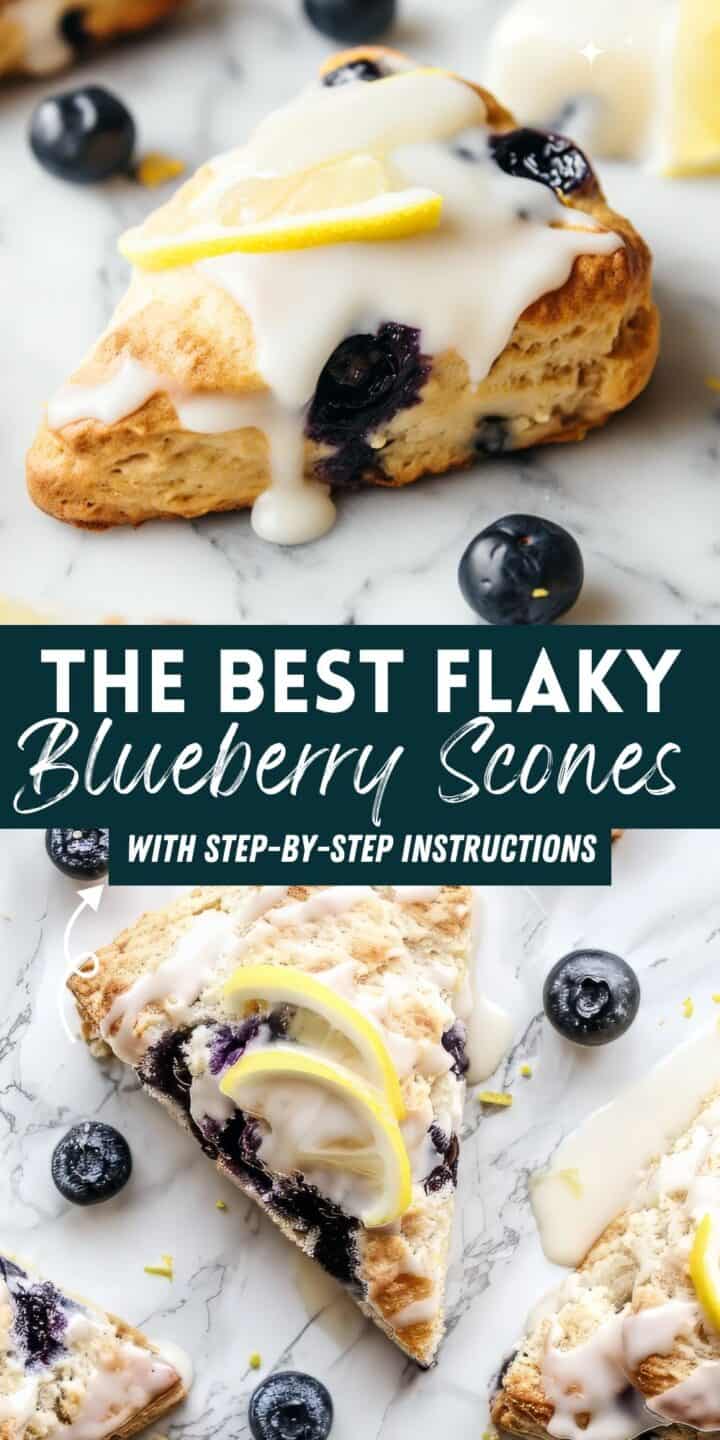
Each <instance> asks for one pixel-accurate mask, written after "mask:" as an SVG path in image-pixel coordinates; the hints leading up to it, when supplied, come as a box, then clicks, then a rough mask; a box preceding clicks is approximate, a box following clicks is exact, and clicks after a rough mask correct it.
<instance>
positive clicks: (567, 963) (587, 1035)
mask: <svg viewBox="0 0 720 1440" xmlns="http://www.w3.org/2000/svg"><path fill="white" fill-rule="evenodd" d="M543 1005H544V1007H545V1014H546V1015H547V1018H548V1020H549V1021H550V1024H551V1025H552V1026H554V1028H555V1029H556V1030H557V1031H558V1033H559V1034H560V1035H564V1036H565V1039H566V1040H574V1041H575V1042H576V1044H578V1045H607V1044H608V1043H609V1042H610V1041H611V1040H617V1039H619V1037H620V1036H621V1035H624V1034H625V1031H626V1030H628V1029H629V1028H630V1026H631V1025H632V1022H633V1020H634V1019H635V1016H636V1015H637V1012H638V1007H639V1005H640V985H639V982H638V978H637V975H636V974H635V971H634V970H633V969H632V967H631V966H630V965H628V963H627V961H626V960H621V959H620V957H619V956H618V955H610V954H609V953H608V952H607V951H606V950H574V951H573V952H572V954H570V955H565V956H564V958H563V959H562V960H558V962H557V965H554V966H553V968H552V970H551V971H550V974H549V975H548V977H547V979H546V981H545V985H544V988H543Z"/></svg>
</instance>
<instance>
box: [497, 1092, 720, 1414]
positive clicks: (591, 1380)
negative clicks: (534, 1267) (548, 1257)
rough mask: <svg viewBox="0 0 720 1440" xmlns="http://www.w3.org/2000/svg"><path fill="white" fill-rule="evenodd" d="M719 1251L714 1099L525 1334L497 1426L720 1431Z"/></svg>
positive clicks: (500, 1401)
mask: <svg viewBox="0 0 720 1440" xmlns="http://www.w3.org/2000/svg"><path fill="white" fill-rule="evenodd" d="M719 1250H720V1094H718V1093H714V1094H712V1095H711V1096H710V1097H709V1098H708V1099H707V1100H706V1102H705V1103H704V1105H703V1107H702V1109H701V1110H700V1112H699V1114H698V1115H697V1117H696V1119H695V1121H694V1123H693V1124H692V1126H691V1127H690V1128H689V1129H688V1130H687V1131H686V1132H685V1133H684V1134H683V1135H682V1136H681V1137H680V1138H679V1139H678V1140H677V1142H676V1143H675V1145H674V1147H673V1149H672V1150H671V1151H670V1153H668V1154H666V1155H663V1156H662V1157H660V1158H659V1159H657V1160H655V1161H654V1162H653V1163H652V1164H651V1165H650V1166H648V1167H647V1169H646V1170H645V1171H644V1172H643V1173H642V1174H641V1176H640V1179H639V1183H638V1187H637V1190H636V1193H635V1196H634V1198H633V1201H632V1203H631V1205H630V1206H629V1207H628V1209H627V1210H626V1211H625V1212H624V1213H623V1214H621V1215H619V1216H618V1218H617V1219H616V1220H614V1221H613V1222H612V1224H610V1225H609V1226H608V1228H607V1229H606V1231H605V1232H604V1234H603V1235H601V1237H600V1239H599V1240H598V1241H597V1243H596V1244H595V1245H593V1247H592V1249H591V1250H590V1252H589V1254H588V1255H587V1257H586V1259H585V1260H584V1262H583V1264H582V1265H581V1266H580V1267H579V1269H578V1270H576V1271H574V1272H573V1274H572V1275H571V1276H570V1277H569V1279H568V1280H567V1281H566V1282H565V1284H564V1285H563V1286H562V1288H561V1290H560V1291H559V1292H558V1294H557V1296H555V1297H553V1303H552V1305H551V1306H550V1307H549V1308H548V1307H547V1306H545V1307H544V1313H543V1315H542V1318H541V1319H539V1320H538V1321H537V1322H536V1323H534V1324H532V1325H531V1328H530V1331H529V1334H528V1335H527V1337H526V1338H525V1339H524V1340H523V1342H522V1344H521V1345H520V1347H519V1349H518V1351H517V1354H516V1355H515V1356H514V1358H513V1359H512V1361H511V1362H510V1365H509V1367H508V1368H507V1370H506V1371H505V1374H504V1376H503V1379H502V1382H501V1386H500V1389H499V1391H498V1393H497V1395H496V1397H495V1400H494V1404H493V1419H494V1421H495V1423H496V1425H498V1426H499V1427H500V1428H501V1429H503V1430H508V1431H511V1432H513V1433H514V1434H518V1435H537V1436H545V1435H551V1436H556V1437H559V1440H581V1437H582V1436H583V1435H585V1436H587V1435H592V1436H594V1437H596V1440H628V1437H631V1436H632V1435H633V1434H636V1433H639V1432H640V1431H641V1430H642V1429H645V1430H649V1429H651V1428H652V1427H653V1425H663V1424H668V1423H669V1422H671V1423H672V1425H673V1426H679V1427H689V1429H690V1430H693V1429H699V1430H718V1429H720V1269H719V1268H718V1253H719Z"/></svg>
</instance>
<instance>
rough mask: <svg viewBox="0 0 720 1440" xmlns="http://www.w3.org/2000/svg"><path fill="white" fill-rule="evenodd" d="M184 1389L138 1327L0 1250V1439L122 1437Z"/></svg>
mask: <svg viewBox="0 0 720 1440" xmlns="http://www.w3.org/2000/svg"><path fill="white" fill-rule="evenodd" d="M185 1393H186V1388H185V1383H184V1381H183V1379H182V1378H181V1376H180V1374H179V1372H178V1370H176V1369H175V1366H174V1365H173V1364H172V1363H171V1362H170V1361H169V1360H167V1359H165V1358H164V1357H163V1355H162V1354H161V1353H160V1351H159V1349H157V1348H156V1347H155V1346H154V1345H152V1344H151V1343H150V1342H149V1341H148V1340H147V1339H146V1338H145V1336H144V1335H142V1334H141V1333H140V1332H139V1331H138V1330H134V1329H133V1328H132V1327H131V1326H129V1325H126V1324H125V1323H124V1321H122V1320H116V1319H115V1318H114V1317H113V1316H111V1315H108V1314H106V1312H105V1311H103V1310H98V1309H96V1308H95V1307H94V1306H92V1305H89V1304H88V1303H87V1302H86V1301H83V1300H78V1299H77V1298H75V1297H72V1296H69V1295H67V1294H65V1293H63V1292H62V1291H60V1290H58V1289H57V1287H56V1286H55V1285H53V1284H52V1282H51V1281H50V1280H44V1279H41V1278H39V1277H38V1276H37V1275H35V1274H34V1273H30V1272H28V1270H27V1269H26V1268H25V1267H24V1266H21V1265H19V1264H18V1263H17V1262H16V1261H15V1260H11V1259H10V1258H9V1257H7V1256H3V1255H0V1436H2V1440H22V1437H23V1436H27V1437H28V1440H30V1437H32V1440H110V1437H121V1440H128V1437H129V1436H131V1435H134V1434H135V1433H136V1431H138V1430H143V1429H144V1428H145V1426H146V1425H151V1424H152V1423H153V1422H154V1421H156V1420H159V1419H160V1417H161V1416H162V1415H164V1414H165V1413H166V1411H168V1410H170V1409H171V1408H172V1406H173V1405H177V1404H178V1402H179V1401H180V1400H182V1399H183V1398H184V1396H185Z"/></svg>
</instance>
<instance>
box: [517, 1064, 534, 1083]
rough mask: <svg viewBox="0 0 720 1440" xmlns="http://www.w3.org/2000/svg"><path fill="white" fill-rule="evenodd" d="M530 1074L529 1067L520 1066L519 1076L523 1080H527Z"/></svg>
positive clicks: (530, 1068)
mask: <svg viewBox="0 0 720 1440" xmlns="http://www.w3.org/2000/svg"><path fill="white" fill-rule="evenodd" d="M532 1073H533V1072H532V1067H531V1066H530V1065H527V1064H525V1065H521V1066H520V1074H521V1075H522V1076H523V1078H524V1079H525V1080H529V1079H530V1078H531V1076H532Z"/></svg>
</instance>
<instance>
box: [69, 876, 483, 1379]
mask: <svg viewBox="0 0 720 1440" xmlns="http://www.w3.org/2000/svg"><path fill="white" fill-rule="evenodd" d="M470 925H471V904H470V892H469V891H468V890H467V889H465V888H463V887H458V886H426V887H402V886H398V887H392V886H345V887H342V886H329V887H322V886H313V887H304V886H296V885H294V886H290V887H289V888H287V889H286V888H285V887H281V886H275V887H273V886H256V887H247V888H241V887H224V888H209V887H208V888H202V889H199V890H195V891H193V892H192V893H190V894H188V895H186V896H184V897H182V898H181V899H180V900H178V901H175V902H174V903H173V904H172V905H170V906H168V907H167V908H166V909H164V910H160V911H157V912H152V913H149V914H146V915H143V916H142V917H141V918H140V919H139V920H138V921H137V922H136V924H135V925H133V926H131V927H130V929H129V930H126V931H125V932H124V933H123V934H122V935H120V936H119V937H118V939H117V940H116V941H115V942H114V944H111V945H108V946H105V947H104V948H102V949H100V950H99V951H98V952H97V958H98V961H99V968H98V970H97V973H96V974H92V975H88V976H87V977H86V976H83V975H82V974H80V975H79V976H76V977H74V978H73V979H72V980H71V982H70V988H71V990H72V992H73V994H74V996H75V999H76V1002H77V1004H78V1008H79V1011H80V1014H81V1017H82V1020H83V1026H84V1030H85V1034H86V1038H87V1039H88V1041H89V1043H90V1044H91V1046H93V1045H94V1044H95V1042H99V1041H102V1042H104V1043H105V1044H106V1045H108V1046H109V1047H110V1048H111V1050H112V1051H113V1052H114V1053H115V1054H116V1055H118V1056H119V1058H120V1059H122V1060H124V1061H125V1062H126V1063H129V1064H132V1065H133V1066H134V1067H135V1069H136V1072H137V1074H138V1075H139V1078H140V1080H141V1082H142V1084H143V1086H144V1087H145V1088H146V1089H147V1090H148V1092H149V1093H150V1094H151V1095H153V1096H154V1097H155V1098H156V1099H158V1100H159V1101H160V1102H161V1103H162V1104H163V1105H164V1106H165V1107H166V1108H167V1109H168V1110H169V1112H170V1113H171V1114H172V1115H173V1116H174V1118H175V1119H176V1120H177V1121H178V1122H179V1123H180V1124H181V1125H183V1126H184V1127H186V1128H187V1129H188V1130H189V1131H190V1132H191V1133H192V1134H193V1135H194V1137H195V1139H196V1140H197V1141H198V1142H199V1144H200V1145H201V1146H202V1148H203V1150H204V1151H205V1152H206V1154H208V1155H209V1156H210V1157H211V1158H213V1159H214V1160H215V1162H216V1164H217V1166H218V1169H219V1170H220V1171H221V1173H223V1174H224V1175H226V1176H227V1177H228V1178H229V1179H230V1180H232V1181H233V1182H234V1183H235V1184H237V1185H238V1186H240V1188H241V1189H242V1190H243V1191H244V1192H245V1193H246V1194H247V1195H248V1196H250V1198H252V1199H253V1200H255V1201H256V1202H257V1204H258V1205H260V1207H261V1208H262V1209H263V1210H264V1211H265V1213H266V1214H267V1215H268V1216H269V1218H270V1219H272V1220H273V1221H274V1222H275V1224H276V1225H278V1226H279V1227H280V1229H281V1230H282V1231H283V1233H284V1234H285V1235H286V1236H287V1237H288V1238H289V1239H291V1240H293V1241H294V1242H295V1244H297V1245H298V1246H299V1247H300V1248H301V1249H302V1250H303V1251H304V1252H305V1253H306V1254H307V1255H309V1256H311V1257H312V1258H313V1259H315V1260H316V1261H317V1262H318V1263H319V1264H320V1265H322V1266H323V1268H324V1269H326V1270H327V1271H328V1272H329V1273H330V1274H331V1275H333V1276H334V1277H335V1278H336V1279H337V1280H339V1281H340V1282H341V1283H342V1284H344V1285H345V1286H346V1287H347V1288H348V1291H349V1293H350V1294H351V1295H352V1296H353V1298H354V1299H355V1300H356V1301H357V1303H358V1304H359V1305H360V1307H361V1309H362V1310H363V1311H364V1313H365V1314H366V1315H368V1316H369V1318H370V1319H372V1320H373V1321H374V1322H375V1323H376V1324H377V1325H378V1326H380V1328H381V1329H382V1330H383V1331H384V1332H385V1333H386V1334H387V1335H388V1336H389V1337H390V1338H391V1339H393V1340H394V1341H395V1343H396V1344H397V1345H399V1346H400V1347H401V1349H403V1350H404V1351H405V1352H406V1353H407V1354H408V1355H410V1356H412V1358H413V1359H415V1360H416V1361H417V1362H418V1363H419V1364H421V1365H423V1366H427V1365H429V1364H431V1362H432V1360H433V1359H434V1356H435V1353H436V1350H437V1347H438V1345H439V1343H440V1339H441V1337H442V1333H443V1297H444V1289H445V1277H446V1270H447V1254H448V1244H449V1237H450V1227H451V1222H452V1215H453V1209H454V1200H455V1183H456V1175H457V1160H458V1131H459V1127H460V1117H461V1112H462V1102H463V1096H464V1089H465V1086H464V1074H465V1069H466V1060H465V1053H464V1026H463V1024H462V1022H461V1020H459V1018H458V1015H459V1012H460V1011H461V1010H462V1009H463V1007H464V1005H465V1004H466V1003H467V994H466V982H467V960H468V949H469V944H470ZM266 966H270V967H272V969H273V972H277V973H278V975H279V976H281V977H288V983H290V981H292V982H293V983H294V985H295V987H298V986H299V987H300V988H301V989H302V986H303V980H306V981H309V985H308V986H307V987H306V988H307V989H310V988H312V987H313V985H314V986H315V987H318V986H319V987H320V990H321V991H324V992H326V993H327V995H328V999H329V1002H330V1008H329V1010H328V1011H327V1012H326V1015H329V1016H331V1017H332V1016H334V1015H335V1014H336V1012H337V1011H338V1010H342V1011H343V1012H344V1015H345V1016H346V1017H347V1016H348V1014H349V1015H350V1016H353V1015H354V1016H355V1025H356V1027H357V1029H356V1034H357V1038H358V1047H359V1048H358V1052H357V1053H359V1051H360V1050H362V1049H363V1048H365V1047H366V1042H367V1039H368V1032H369V1033H370V1035H371V1036H374V1037H375V1038H376V1042H377V1044H378V1045H379V1046H380V1047H381V1048H384V1050H385V1053H386V1056H389V1057H390V1058H391V1062H392V1068H393V1070H394V1071H395V1072H396V1075H397V1080H398V1081H399V1085H400V1093H401V1097H402V1106H401V1108H402V1110H404V1118H403V1119H402V1121H400V1119H399V1117H398V1116H397V1113H395V1114H393V1115H392V1116H391V1115H389V1112H388V1107H387V1106H385V1107H384V1108H385V1120H384V1121H383V1126H384V1130H385V1134H386V1135H387V1136H388V1137H390V1136H391V1135H392V1134H394V1135H395V1140H396V1142H399V1145H400V1147H401V1148H403V1149H404V1151H405V1152H406V1157H407V1158H406V1161H405V1162H404V1163H405V1164H406V1165H409V1172H410V1173H409V1190H408V1193H407V1194H405V1196H404V1198H403V1200H402V1202H401V1203H400V1204H398V1205H397V1206H396V1211H395V1213H396V1219H395V1220H394V1221H392V1222H391V1223H388V1224H385V1225H381V1224H380V1223H379V1221H380V1220H382V1219H384V1218H386V1217H384V1216H376V1217H375V1219H376V1221H377V1222H378V1223H372V1224H371V1223H370V1220H369V1219H368V1218H367V1216H368V1209H369V1206H370V1204H372V1206H373V1207H375V1205H376V1202H377V1200H378V1198H380V1199H385V1198H386V1191H387V1189H388V1186H389V1184H390V1176H391V1166H392V1165H393V1164H394V1163H395V1159H396V1158H397V1157H396V1156H395V1155H394V1154H389V1153H383V1152H382V1150H381V1146H382V1142H383V1137H382V1136H381V1137H380V1141H379V1142H378V1140H377V1138H376V1139H375V1140H373V1141H367V1140H366V1138H365V1129H364V1116H363V1115H361V1119H362V1120H363V1124H360V1123H358V1119H357V1117H358V1115H359V1114H360V1111H359V1110H358V1109H355V1108H353V1106H352V1104H346V1103H345V1100H342V1101H341V1100H338V1098H337V1095H330V1097H329V1098H328V1092H327V1091H326V1089H325V1088H324V1087H323V1084H322V1072H321V1069H319V1068H318V1066H317V1065H315V1066H314V1071H313V1074H314V1075H316V1076H318V1077H319V1078H318V1079H317V1080H314V1079H313V1078H312V1076H311V1077H310V1078H308V1079H307V1080H303V1078H302V1077H295V1078H293V1079H292V1081H289V1080H287V1078H286V1079H285V1080H284V1081H283V1082H282V1083H281V1084H280V1085H279V1087H276V1086H275V1081H274V1079H273V1076H272V1075H271V1074H269V1073H267V1071H266V1073H265V1078H264V1080H263V1081H262V1082H258V1083H262V1085H263V1086H264V1096H263V1097H262V1098H263V1099H264V1103H263V1105H262V1108H261V1114H262V1117H263V1118H262V1119H258V1113H259V1111H258V1106H257V1105H254V1106H253V1108H252V1112H251V1113H248V1112H246V1111H243V1110H242V1109H241V1108H239V1105H238V1104H235V1103H234V1102H233V1100H232V1099H231V1098H230V1096H229V1092H230V1091H231V1090H232V1091H233V1093H234V1094H235V1095H236V1097H237V1098H238V1100H239V1099H240V1091H239V1090H238V1089H237V1082H236V1080H235V1079H234V1077H236V1076H237V1075H239V1074H241V1073H242V1070H243V1068H244V1069H245V1070H246V1071H247V1067H248V1062H249V1063H250V1065H251V1066H252V1065H255V1066H257V1065H258V1064H261V1065H262V1064H265V1065H267V1064H268V1063H274V1062H275V1061H276V1060H277V1058H278V1057H280V1058H282V1056H283V1055H286V1054H287V1052H288V1050H290V1052H291V1054H292V1056H293V1057H295V1058H296V1057H298V1056H300V1057H301V1058H302V1059H307V1058H308V1056H310V1059H311V1060H314V1057H315V1056H316V1055H317V1056H318V1057H319V1059H320V1061H321V1062H322V1064H323V1065H327V1064H330V1065H334V1064H336V1062H337V1056H338V1037H339V1036H341V1034H342V1029H343V1026H344V1024H345V1021H344V1020H343V1019H342V1016H339V1018H337V1019H336V1020H334V1021H333V1025H334V1026H335V1027H336V1028H335V1029H334V1032H333V1033H334V1042H333V1044H332V1045H331V1046H329V1041H328V1031H329V1029H331V1028H332V1027H330V1026H329V1025H328V1022H327V1020H326V1022H325V1023H324V1024H320V1021H319V1012H317V1011H316V1012H315V1015H314V1018H313V1016H312V1015H311V1014H310V1008H309V1007H311V1001H310V999H308V998H302V997H301V998H299V999H298V1000H297V1001H296V1003H294V1004H292V1005H287V1004H279V1003H269V1004H267V1005H266V1004H265V1003H264V1002H263V1004H262V1006H260V1003H259V1002H258V1005H257V1006H252V1005H251V1006H246V1005H238V1004H237V1003H236V1002H233V1000H232V998H231V996H230V993H229V990H228V989H226V986H227V984H228V981H230V980H231V979H232V977H233V976H234V977H235V986H236V987H237V985H238V984H239V983H240V980H241V979H242V976H243V974H248V975H252V977H253V981H252V983H253V984H255V983H256V977H257V974H258V969H257V967H261V968H264V967H266ZM235 993H237V991H235ZM308 1015H310V1020H311V1022H312V1024H311V1030H310V1032H308V1030H307V1021H308ZM298 1016H299V1017H300V1018H301V1019H302V1020H303V1022H304V1026H303V1030H302V1038H301V1040H300V1041H298V1039H297V1036H298V1031H297V1028H296V1027H297V1022H298ZM368 1022H369V1023H368ZM318 1027H319V1029H318ZM348 1033H352V1032H348V1031H347V1030H345V1036H346V1039H347V1035H348ZM363 1036H364V1038H363ZM352 1054H353V1052H352V1049H350V1050H348V1047H347V1044H345V1043H344V1042H343V1049H342V1050H341V1055H342V1059H343V1063H342V1064H341V1065H340V1070H341V1072H342V1075H343V1076H344V1079H345V1081H347V1073H348V1066H349V1065H350V1064H351V1063H352V1065H353V1066H355V1065H356V1062H357V1054H355V1056H354V1058H352V1059H351V1056H352ZM353 1074H354V1075H355V1077H356V1079H357V1070H356V1069H354V1070H353ZM252 1078H253V1077H252V1075H251V1076H250V1080H251V1081H252ZM358 1083H359V1086H360V1088H359V1089H358V1090H357V1095H358V1096H359V1098H360V1099H361V1100H362V1099H363V1097H365V1098H367V1094H368V1090H369V1089H370V1081H369V1079H365V1080H363V1081H360V1082H358ZM354 1087H355V1081H353V1086H352V1087H351V1092H352V1093H351V1092H348V1093H349V1098H350V1100H352V1098H353V1095H354V1093H355V1091H354ZM244 1093H246V1094H247V1093H249V1092H248V1090H247V1088H246V1090H245V1092H244ZM377 1093H378V1092H377V1091H376V1090H374V1089H373V1095H374V1096H375V1097H377ZM373 1103H374V1102H373ZM376 1109H377V1107H376ZM321 1142H322V1143H321ZM298 1145H299V1146H300V1147H301V1150H302V1153H298V1152H297V1146H298ZM294 1147H295V1148H294ZM313 1157H314V1158H313ZM318 1157H320V1158H318ZM380 1160H382V1162H383V1166H384V1168H383V1169H382V1170H380V1169H379V1168H378V1164H379V1161H380ZM358 1166H360V1172H358Z"/></svg>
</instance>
